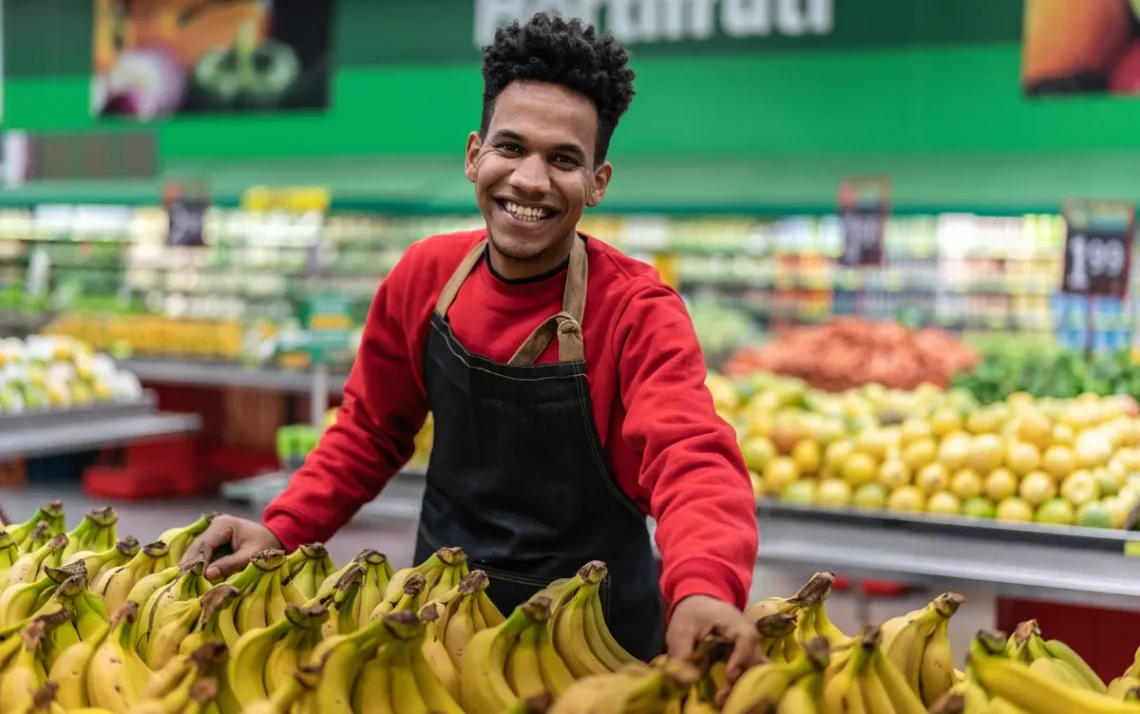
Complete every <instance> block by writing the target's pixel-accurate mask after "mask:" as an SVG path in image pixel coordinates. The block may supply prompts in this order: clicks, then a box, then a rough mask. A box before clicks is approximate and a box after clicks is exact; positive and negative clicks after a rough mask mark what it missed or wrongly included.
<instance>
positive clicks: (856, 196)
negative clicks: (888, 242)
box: [839, 179, 890, 267]
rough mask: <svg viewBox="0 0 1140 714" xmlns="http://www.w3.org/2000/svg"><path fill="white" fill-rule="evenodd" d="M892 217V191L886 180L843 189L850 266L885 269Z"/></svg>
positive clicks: (845, 260) (842, 222) (843, 259)
mask: <svg viewBox="0 0 1140 714" xmlns="http://www.w3.org/2000/svg"><path fill="white" fill-rule="evenodd" d="M889 214H890V188H889V184H888V183H887V182H886V181H884V180H870V179H859V180H852V181H845V182H843V183H842V184H840V186H839V230H840V232H841V233H842V235H843V253H841V254H840V256H839V262H840V263H841V264H842V265H847V266H852V267H855V266H864V265H882V264H883V238H884V236H885V234H886V229H887V217H888V216H889Z"/></svg>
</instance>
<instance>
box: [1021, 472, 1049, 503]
mask: <svg viewBox="0 0 1140 714" xmlns="http://www.w3.org/2000/svg"><path fill="white" fill-rule="evenodd" d="M1017 495H1018V496H1021V498H1022V499H1023V500H1024V501H1025V502H1026V503H1028V504H1029V505H1031V506H1039V505H1041V504H1042V503H1044V502H1045V501H1048V500H1049V499H1050V498H1053V497H1054V496H1056V495H1057V482H1056V481H1054V480H1053V478H1052V477H1051V476H1050V475H1049V474H1047V473H1045V472H1043V471H1034V472H1033V473H1031V474H1028V475H1026V476H1025V478H1023V479H1021V483H1020V485H1018V487H1017Z"/></svg>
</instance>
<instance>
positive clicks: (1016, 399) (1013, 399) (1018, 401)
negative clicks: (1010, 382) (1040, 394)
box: [1005, 392, 1033, 411]
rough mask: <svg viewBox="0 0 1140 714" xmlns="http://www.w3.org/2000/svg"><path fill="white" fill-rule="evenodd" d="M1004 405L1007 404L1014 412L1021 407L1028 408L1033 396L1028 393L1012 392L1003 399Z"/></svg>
mask: <svg viewBox="0 0 1140 714" xmlns="http://www.w3.org/2000/svg"><path fill="white" fill-rule="evenodd" d="M1005 403H1006V404H1008V405H1009V406H1010V408H1011V409H1013V410H1015V411H1016V410H1017V409H1020V408H1022V407H1028V406H1030V405H1032V404H1033V395H1032V394H1030V393H1029V392H1014V393H1013V394H1011V395H1009V396H1008V397H1006V398H1005Z"/></svg>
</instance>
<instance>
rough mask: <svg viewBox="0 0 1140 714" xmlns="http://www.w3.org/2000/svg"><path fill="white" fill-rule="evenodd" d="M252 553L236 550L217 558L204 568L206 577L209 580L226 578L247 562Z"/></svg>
mask: <svg viewBox="0 0 1140 714" xmlns="http://www.w3.org/2000/svg"><path fill="white" fill-rule="evenodd" d="M251 555H252V553H246V552H244V551H240V550H239V551H236V552H234V553H230V554H229V555H225V556H222V557H221V558H218V559H217V560H215V561H214V562H213V563H211V564H210V567H209V568H207V569H206V577H207V578H208V579H210V580H215V579H217V578H228V577H229V576H231V575H233V574H234V573H236V572H238V571H239V570H241V569H242V568H244V567H245V566H246V565H248V564H249V558H250V556H251Z"/></svg>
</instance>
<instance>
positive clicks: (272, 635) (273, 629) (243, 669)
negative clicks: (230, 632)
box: [226, 619, 292, 706]
mask: <svg viewBox="0 0 1140 714" xmlns="http://www.w3.org/2000/svg"><path fill="white" fill-rule="evenodd" d="M291 627H292V623H290V622H289V620H288V619H286V620H282V621H281V622H278V623H276V624H273V625H270V626H269V627H263V628H261V629H255V630H250V631H248V632H246V633H245V634H243V635H242V636H241V639H239V640H238V641H237V644H236V645H234V648H233V652H232V653H231V655H230V659H229V663H228V664H227V669H226V674H227V675H228V676H229V680H230V686H231V687H232V688H233V692H234V696H235V697H237V700H238V702H239V703H240V704H241V705H242V706H245V705H247V704H252V703H253V702H256V701H260V700H262V699H267V698H268V697H269V692H268V691H267V690H266V686H265V679H266V677H265V674H264V672H265V667H266V660H268V659H269V654H270V652H271V651H272V650H273V645H274V644H276V643H277V641H278V640H280V639H281V638H283V637H284V636H285V635H286V633H288V631H289V629H290V628H291Z"/></svg>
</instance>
